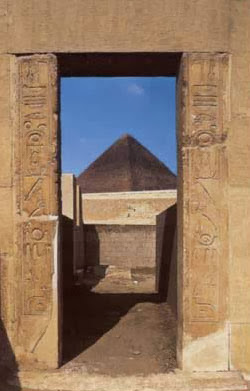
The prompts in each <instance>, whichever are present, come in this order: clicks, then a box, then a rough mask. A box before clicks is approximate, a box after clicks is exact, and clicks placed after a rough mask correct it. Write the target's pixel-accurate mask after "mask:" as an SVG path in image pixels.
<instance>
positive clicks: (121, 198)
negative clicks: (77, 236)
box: [82, 190, 176, 296]
mask: <svg viewBox="0 0 250 391" xmlns="http://www.w3.org/2000/svg"><path fill="white" fill-rule="evenodd" d="M175 204H176V191H173V190H164V191H145V192H128V193H99V194H83V195H82V216H83V220H84V223H85V226H84V227H85V235H86V236H85V246H86V252H85V255H86V265H88V266H98V265H100V266H102V265H106V266H110V265H112V266H116V267H124V268H130V269H131V270H132V269H133V270H139V269H140V273H142V274H143V273H151V274H152V275H153V276H154V279H155V283H156V284H155V285H156V289H157V290H164V289H165V291H167V289H168V288H167V287H168V284H169V273H170V270H169V268H170V263H171V259H170V258H171V252H172V246H173V235H174V229H175V223H176V220H175V219H176V214H175V215H173V213H171V212H169V211H170V210H172V209H176V207H175V206H174V205H175ZM160 276H161V277H160ZM175 278H176V277H173V280H174V279H175ZM164 284H165V285H164ZM165 291H164V292H165ZM163 294H164V295H165V296H167V292H165V293H163Z"/></svg>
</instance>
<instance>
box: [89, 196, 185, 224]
mask: <svg viewBox="0 0 250 391" xmlns="http://www.w3.org/2000/svg"><path fill="white" fill-rule="evenodd" d="M176 197H177V192H176V190H163V191H145V192H144V191H143V192H141V191H140V192H124V193H122V192H121V193H120V192H119V193H96V194H82V218H83V221H84V223H85V224H127V225H132V224H135V225H136V224H146V225H148V224H149V225H155V224H156V218H157V215H159V214H160V213H162V212H163V211H164V210H166V209H167V208H168V207H170V206H171V205H174V204H175V203H176Z"/></svg>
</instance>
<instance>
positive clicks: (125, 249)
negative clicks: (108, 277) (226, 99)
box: [85, 224, 156, 268]
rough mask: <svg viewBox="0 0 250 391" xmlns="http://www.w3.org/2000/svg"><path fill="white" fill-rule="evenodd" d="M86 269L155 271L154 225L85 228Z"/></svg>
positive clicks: (88, 226)
mask: <svg viewBox="0 0 250 391" xmlns="http://www.w3.org/2000/svg"><path fill="white" fill-rule="evenodd" d="M85 234H86V262H87V264H88V265H93V266H94V265H114V266H123V267H126V268H127V267H130V268H135V267H149V268H155V255H156V227H155V226H154V225H152V226H150V225H148V226H146V225H110V224H109V225H103V224H100V225H97V224H95V225H92V224H91V225H86V226H85Z"/></svg>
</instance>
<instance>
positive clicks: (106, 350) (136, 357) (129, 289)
mask: <svg viewBox="0 0 250 391" xmlns="http://www.w3.org/2000/svg"><path fill="white" fill-rule="evenodd" d="M128 274H129V273H128V271H121V270H120V271H119V270H116V271H115V272H113V273H112V274H111V275H110V276H108V277H106V278H104V279H102V280H100V281H99V282H97V281H95V279H94V278H93V275H91V273H90V274H89V275H88V278H87V279H86V280H85V285H84V286H83V287H82V286H79V287H75V288H74V291H72V292H71V294H67V295H66V297H65V305H64V362H65V368H75V369H76V368H77V367H81V370H82V369H83V367H84V368H85V370H86V371H87V373H90V374H93V373H95V374H104V375H105V374H106V375H109V376H110V375H111V376H117V375H138V374H143V375H148V374H150V373H152V374H153V373H166V372H169V371H172V370H173V369H174V368H176V357H175V355H176V353H175V351H176V320H175V316H174V315H173V313H172V311H171V309H170V307H169V305H168V304H167V303H166V302H161V301H160V299H159V297H158V295H157V294H156V293H155V292H152V290H150V287H151V286H152V284H151V283H150V279H148V280H147V279H146V280H144V281H141V282H138V281H133V280H132V279H130V278H129V276H128ZM91 285H92V287H91ZM93 285H95V286H93Z"/></svg>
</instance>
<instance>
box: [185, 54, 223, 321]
mask: <svg viewBox="0 0 250 391" xmlns="http://www.w3.org/2000/svg"><path fill="white" fill-rule="evenodd" d="M224 63H225V56H224V55H201V56H198V55H190V56H189V57H188V63H187V79H188V103H187V104H188V110H187V111H186V112H187V113H188V116H187V118H186V127H185V129H184V131H183V132H184V134H183V138H182V140H183V141H182V146H183V147H184V148H187V150H188V164H187V170H188V171H187V172H186V173H185V175H186V176H185V178H184V180H188V183H189V197H190V199H189V203H188V205H189V206H188V209H187V211H186V212H187V217H188V227H189V234H188V236H189V241H188V249H187V250H188V258H189V260H190V262H189V317H190V321H191V322H204V321H205V322H217V321H219V319H220V313H221V308H220V306H221V297H220V284H221V270H222V269H221V262H223V246H224V244H223V242H224V240H225V238H224V237H223V234H222V232H223V230H222V226H223V224H225V215H224V214H223V185H224V183H225V181H226V178H225V175H226V171H225V169H224V168H225V165H226V162H225V153H224V149H225V147H224V140H225V138H226V134H225V131H224V126H223V125H224V124H223V114H224V105H225V102H224V94H225V91H224V86H223V83H222V80H223V78H222V73H223V72H224Z"/></svg>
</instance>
